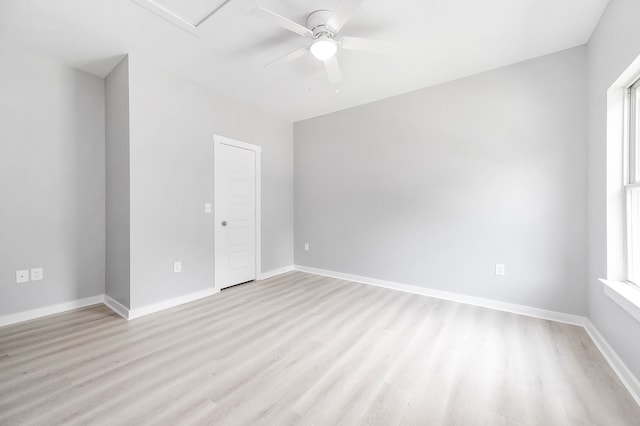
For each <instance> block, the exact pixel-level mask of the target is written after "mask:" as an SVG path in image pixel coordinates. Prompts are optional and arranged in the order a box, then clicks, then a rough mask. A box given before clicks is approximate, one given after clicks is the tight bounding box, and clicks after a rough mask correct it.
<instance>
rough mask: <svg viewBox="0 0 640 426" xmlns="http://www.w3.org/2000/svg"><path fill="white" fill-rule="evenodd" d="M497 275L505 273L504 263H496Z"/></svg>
mask: <svg viewBox="0 0 640 426" xmlns="http://www.w3.org/2000/svg"><path fill="white" fill-rule="evenodd" d="M496 275H499V276H503V275H504V265H503V264H502V263H496Z"/></svg>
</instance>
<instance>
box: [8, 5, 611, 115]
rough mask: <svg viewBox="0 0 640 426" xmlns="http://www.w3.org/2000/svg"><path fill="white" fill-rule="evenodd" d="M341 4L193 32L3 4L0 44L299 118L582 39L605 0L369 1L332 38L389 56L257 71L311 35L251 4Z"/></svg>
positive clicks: (234, 20)
mask: <svg viewBox="0 0 640 426" xmlns="http://www.w3.org/2000/svg"><path fill="white" fill-rule="evenodd" d="M184 1H185V0H182V1H177V0H172V1H168V0H162V1H161V3H163V4H169V5H170V4H176V5H178V4H180V3H184ZM191 1H192V2H193V3H194V5H193V7H192V8H185V10H188V11H189V13H194V15H193V18H192V19H194V20H195V19H196V18H197V17H198V16H202V14H203V13H204V12H203V11H204V10H205V9H206V7H205V9H203V4H204V5H205V6H206V3H207V0H191ZM210 2H211V4H214V5H215V4H220V3H221V1H220V0H210ZM337 2H338V0H305V1H300V0H230V1H229V2H228V3H227V4H226V5H225V6H224V7H222V8H221V9H220V10H219V11H218V12H217V13H215V14H214V15H213V16H212V17H211V18H210V19H208V20H207V21H205V22H204V23H203V24H202V25H200V27H198V29H197V31H196V33H195V34H194V33H192V32H189V31H187V30H185V29H184V28H181V27H180V26H178V25H175V24H173V23H171V22H169V21H168V20H166V19H163V18H161V17H159V16H158V15H156V14H154V13H152V12H150V11H149V10H148V9H146V8H144V7H142V6H140V5H139V4H138V3H136V2H135V1H133V0H55V1H52V0H0V40H2V41H4V42H10V43H12V44H14V45H18V46H22V47H25V48H27V49H30V50H35V51H38V52H41V53H43V54H45V55H47V56H51V57H54V58H57V59H59V60H61V61H62V62H64V63H66V64H68V65H70V66H73V67H75V68H79V69H82V70H85V71H87V72H90V73H93V74H96V75H98V76H101V77H103V76H105V75H106V74H107V73H108V72H109V71H110V70H111V68H112V67H113V66H114V65H115V63H116V62H117V61H118V60H119V59H120V58H121V57H122V55H123V54H124V53H131V54H137V55H141V56H144V57H145V58H146V59H147V60H148V61H150V62H153V63H155V64H156V65H158V66H160V67H162V68H165V69H167V70H170V71H173V72H175V73H177V74H180V75H183V76H185V77H187V78H190V79H192V80H195V81H197V82H199V83H201V84H203V85H205V86H208V87H210V88H213V89H215V90H217V91H219V92H221V93H224V94H226V95H228V96H232V97H234V98H236V99H239V100H241V101H244V102H246V103H248V104H250V105H253V106H255V107H258V108H260V109H263V110H265V111H268V112H271V113H272V114H273V115H276V116H279V117H282V118H285V119H288V120H291V121H298V120H301V119H305V118H309V117H314V116H317V115H321V114H325V113H328V112H332V111H337V110H340V109H344V108H347V107H351V106H355V105H359V104H363V103H366V102H371V101H374V100H377V99H382V98H385V97H389V96H393V95H396V94H399V93H404V92H408V91H411V90H415V89H418V88H422V87H426V86H430V85H434V84H437V83H441V82H445V81H450V80H453V79H456V78H460V77H464V76H467V75H471V74H475V73H478V72H481V71H485V70H489V69H492V68H496V67H500V66H503V65H507V64H511V63H515V62H519V61H522V60H525V59H529V58H533V57H537V56H540V55H544V54H548V53H552V52H556V51H559V50H563V49H567V48H571V47H574V46H579V45H582V44H584V43H586V42H587V41H588V39H589V37H590V35H591V33H592V31H593V29H594V28H595V26H596V24H597V22H598V20H599V18H600V16H601V15H602V13H603V11H604V8H605V7H606V5H607V3H608V0H483V1H478V0H402V1H389V0H365V1H364V3H363V4H362V5H361V6H360V8H359V9H358V10H357V12H356V14H355V16H354V17H353V19H352V20H351V21H349V22H348V23H347V25H346V26H345V27H344V28H343V29H342V31H341V33H340V34H341V35H343V36H345V35H348V36H359V37H369V38H376V39H383V40H389V41H392V42H394V43H395V45H396V49H395V51H394V52H393V53H390V54H386V55H375V54H370V53H363V52H354V51H339V52H338V59H339V61H340V65H341V68H342V77H343V81H342V83H340V84H339V85H337V86H332V85H331V84H329V82H328V79H327V77H326V74H325V71H324V68H323V66H322V64H321V63H320V62H318V61H317V60H315V59H313V58H312V57H310V56H308V57H303V58H300V59H297V60H296V61H294V62H292V63H288V64H283V65H277V66H273V67H269V68H265V67H264V64H266V63H269V62H271V61H272V60H274V59H275V58H278V57H279V56H282V55H284V54H285V53H288V52H289V51H292V50H294V49H295V48H297V47H300V46H304V45H306V44H307V43H308V40H307V39H304V38H302V37H300V36H297V35H296V34H293V33H290V32H288V31H286V30H283V29H281V28H278V27H276V26H274V25H272V24H271V23H270V22H266V21H265V20H264V19H261V18H259V17H255V16H253V15H251V14H250V11H251V10H252V9H253V8H255V7H257V6H263V7H266V8H268V9H271V10H273V11H275V12H278V13H280V14H282V15H284V16H286V17H289V18H291V19H293V20H295V21H297V22H299V23H302V24H304V22H305V18H306V16H307V15H308V14H309V13H310V12H312V11H314V10H317V9H333V8H334V7H335V5H336V4H337Z"/></svg>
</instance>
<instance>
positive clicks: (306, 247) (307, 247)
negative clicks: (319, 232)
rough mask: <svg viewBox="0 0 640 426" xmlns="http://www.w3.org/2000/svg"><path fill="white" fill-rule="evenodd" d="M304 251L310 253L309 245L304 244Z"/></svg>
mask: <svg viewBox="0 0 640 426" xmlns="http://www.w3.org/2000/svg"><path fill="white" fill-rule="evenodd" d="M304 251H309V243H304Z"/></svg>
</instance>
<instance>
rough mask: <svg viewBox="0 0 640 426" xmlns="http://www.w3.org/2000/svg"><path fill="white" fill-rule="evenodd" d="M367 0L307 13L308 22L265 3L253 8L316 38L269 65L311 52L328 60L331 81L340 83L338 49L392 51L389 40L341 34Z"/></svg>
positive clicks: (339, 4)
mask: <svg viewBox="0 0 640 426" xmlns="http://www.w3.org/2000/svg"><path fill="white" fill-rule="evenodd" d="M363 1H364V0H342V1H341V2H340V3H338V6H337V7H336V8H335V10H333V11H331V10H316V11H315V12H312V13H311V14H309V16H308V17H307V22H306V26H304V25H301V24H298V23H297V22H294V21H292V20H290V19H287V18H285V17H283V16H281V15H278V14H277V13H275V12H272V11H270V10H268V9H265V8H263V7H258V8H256V9H253V11H252V13H253V14H254V15H257V16H261V17H264V18H266V19H269V20H270V21H271V22H273V23H274V24H276V25H278V26H280V27H282V28H284V29H286V30H289V31H292V32H294V33H296V34H298V35H301V36H303V37H307V38H309V39H311V40H312V41H311V44H310V45H309V46H308V47H302V48H300V49H296V50H294V51H292V52H289V53H287V54H286V55H284V56H282V57H280V58H278V59H276V60H275V61H273V62H270V63H268V64H267V65H265V66H271V65H275V64H281V63H285V62H289V61H292V60H294V59H297V58H299V57H301V56H304V55H306V54H307V53H308V52H310V53H311V55H312V56H313V57H315V58H316V59H318V60H320V61H322V62H324V66H325V69H326V70H327V74H328V75H329V80H330V81H331V83H339V82H340V81H341V80H342V75H341V73H340V66H339V65H338V59H337V58H336V53H337V51H338V49H347V50H362V51H367V52H376V53H383V52H386V51H388V50H389V48H390V44H389V43H388V42H384V41H380V40H372V39H367V38H360V37H340V38H339V39H338V38H337V35H338V33H339V32H340V30H341V29H342V27H343V26H344V25H345V24H346V23H347V21H348V20H349V19H350V18H351V17H352V16H353V14H354V13H355V11H356V9H357V8H358V6H360V4H361V3H362V2H363Z"/></svg>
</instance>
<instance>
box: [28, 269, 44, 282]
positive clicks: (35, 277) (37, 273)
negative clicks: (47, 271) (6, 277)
mask: <svg viewBox="0 0 640 426" xmlns="http://www.w3.org/2000/svg"><path fill="white" fill-rule="evenodd" d="M43 278H44V272H43V271H42V268H33V269H32V270H31V281H40V280H41V279H43Z"/></svg>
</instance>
